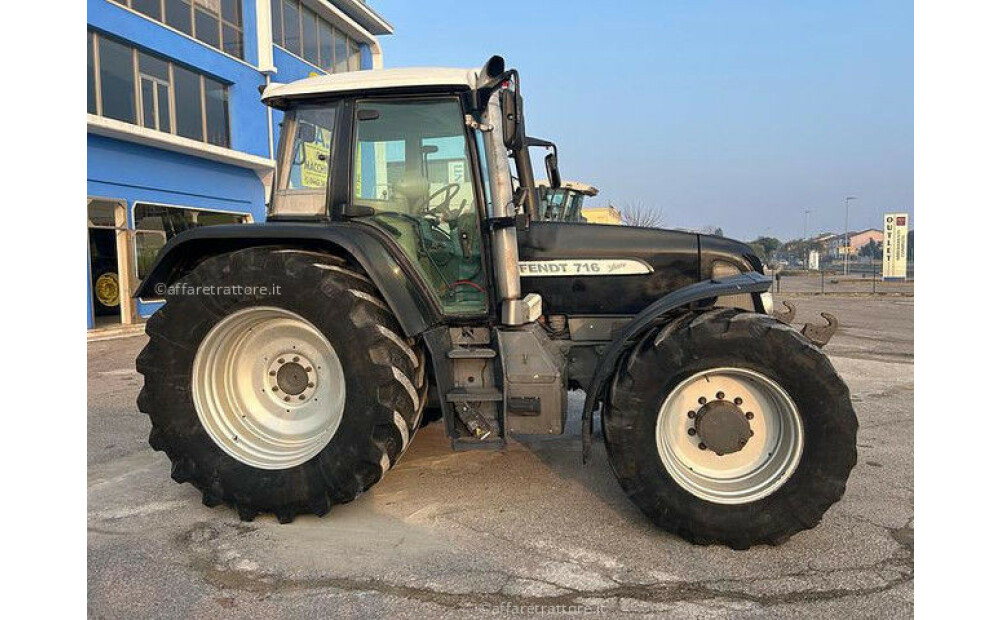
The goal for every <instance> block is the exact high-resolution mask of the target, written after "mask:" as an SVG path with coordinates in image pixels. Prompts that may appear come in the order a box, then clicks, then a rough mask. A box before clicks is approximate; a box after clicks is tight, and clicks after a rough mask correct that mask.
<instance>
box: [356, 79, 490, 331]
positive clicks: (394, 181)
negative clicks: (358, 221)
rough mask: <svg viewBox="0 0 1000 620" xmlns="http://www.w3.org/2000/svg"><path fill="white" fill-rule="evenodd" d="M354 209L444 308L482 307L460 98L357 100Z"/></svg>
mask: <svg viewBox="0 0 1000 620" xmlns="http://www.w3.org/2000/svg"><path fill="white" fill-rule="evenodd" d="M356 118H357V119H358V120H357V121H356V123H357V125H356V131H355V145H354V179H353V183H354V191H353V193H352V200H353V202H354V205H355V211H357V210H358V208H362V209H363V208H365V207H368V208H370V209H371V210H373V211H374V215H372V216H370V217H368V218H366V220H367V221H368V222H370V223H372V224H374V225H376V226H378V227H379V228H381V229H382V230H384V231H386V232H387V233H388V234H389V235H390V236H391V237H392V238H393V239H395V241H396V243H397V244H398V245H399V247H400V248H402V250H403V251H404V252H405V253H406V255H407V256H408V257H409V259H410V261H411V262H412V263H413V264H414V265H416V266H417V268H418V269H419V270H420V273H421V275H422V276H423V278H424V280H425V282H426V283H427V284H428V285H429V286H430V288H431V289H433V290H434V292H435V294H436V295H437V298H438V300H439V301H440V302H441V306H442V307H443V309H444V311H445V313H447V314H457V315H470V314H482V313H484V312H485V311H486V304H487V296H486V289H485V286H486V278H485V275H484V273H483V260H482V246H481V244H480V235H481V228H480V220H479V206H478V202H477V198H476V191H475V185H474V179H473V176H472V175H473V167H472V164H471V161H470V158H469V145H468V144H467V141H466V131H465V122H464V116H463V114H462V108H461V106H460V104H459V102H458V100H457V99H453V98H448V99H434V100H399V101H391V100H378V101H359V102H358V104H357V111H356Z"/></svg>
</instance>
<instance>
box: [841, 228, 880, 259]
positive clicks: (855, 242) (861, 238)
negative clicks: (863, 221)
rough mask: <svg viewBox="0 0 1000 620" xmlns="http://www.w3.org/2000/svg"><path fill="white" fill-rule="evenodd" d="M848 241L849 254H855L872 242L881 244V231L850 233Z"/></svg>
mask: <svg viewBox="0 0 1000 620" xmlns="http://www.w3.org/2000/svg"><path fill="white" fill-rule="evenodd" d="M848 239H850V244H851V254H857V253H858V250H860V249H861V248H863V247H865V246H866V245H868V244H869V243H871V242H872V241H874V242H875V243H882V231H881V230H876V229H874V228H869V229H867V230H862V231H860V232H856V233H851V234H850V236H849V237H848Z"/></svg>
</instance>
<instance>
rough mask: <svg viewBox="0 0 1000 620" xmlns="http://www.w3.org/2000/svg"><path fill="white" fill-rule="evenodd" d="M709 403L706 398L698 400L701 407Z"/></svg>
mask: <svg viewBox="0 0 1000 620" xmlns="http://www.w3.org/2000/svg"><path fill="white" fill-rule="evenodd" d="M707 402H708V399H707V398H705V397H704V396H702V397H701V398H699V399H698V404H699V405H704V404H705V403H707Z"/></svg>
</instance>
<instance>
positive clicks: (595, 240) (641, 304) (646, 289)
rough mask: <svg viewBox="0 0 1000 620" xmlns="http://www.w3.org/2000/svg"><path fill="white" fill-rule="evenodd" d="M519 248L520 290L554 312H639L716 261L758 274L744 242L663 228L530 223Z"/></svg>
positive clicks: (704, 274)
mask: <svg viewBox="0 0 1000 620" xmlns="http://www.w3.org/2000/svg"><path fill="white" fill-rule="evenodd" d="M518 252H519V255H520V258H519V260H520V271H521V289H522V291H523V292H524V293H538V294H539V295H541V296H542V299H543V300H544V301H545V305H546V307H545V312H546V313H555V314H572V315H581V314H614V315H632V314H636V313H638V312H640V311H641V310H642V309H643V308H645V307H646V306H648V305H649V304H651V303H653V302H654V301H656V300H657V299H659V298H660V297H663V296H664V295H666V294H667V293H670V292H671V291H674V290H677V289H679V288H681V287H683V286H687V285H689V284H694V283H695V282H699V281H701V280H707V279H710V278H712V276H713V273H712V272H713V267H714V268H716V269H717V268H718V266H717V265H716V263H717V262H720V261H721V264H723V265H728V268H729V269H730V271H732V270H733V269H734V268H735V270H738V271H740V272H747V271H758V272H762V271H763V268H762V266H761V264H760V260H759V259H758V258H757V257H756V256H755V255H754V254H753V250H751V249H750V246H748V245H746V244H745V243H741V242H739V241H735V240H733V239H726V238H724V237H717V236H715V235H701V234H697V233H689V232H683V231H678V230H663V229H660V228H639V227H633V226H606V225H599V224H581V223H570V222H532V223H531V226H530V227H529V228H528V229H527V230H524V231H521V232H520V233H519V235H518ZM727 275H728V274H727Z"/></svg>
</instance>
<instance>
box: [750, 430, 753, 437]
mask: <svg viewBox="0 0 1000 620" xmlns="http://www.w3.org/2000/svg"><path fill="white" fill-rule="evenodd" d="M750 436H751V437H753V429H751V430H750Z"/></svg>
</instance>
